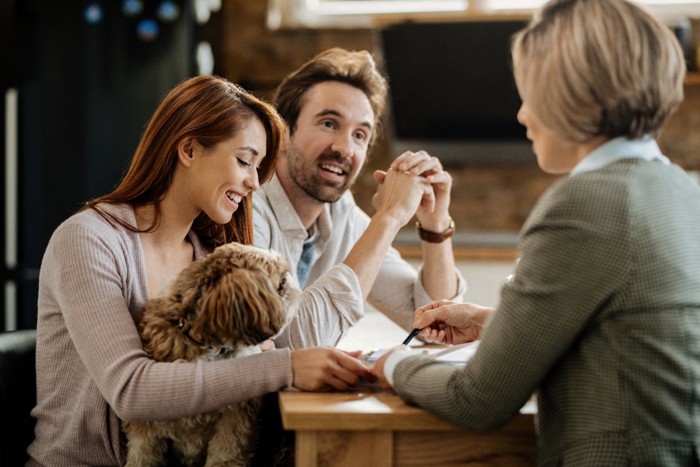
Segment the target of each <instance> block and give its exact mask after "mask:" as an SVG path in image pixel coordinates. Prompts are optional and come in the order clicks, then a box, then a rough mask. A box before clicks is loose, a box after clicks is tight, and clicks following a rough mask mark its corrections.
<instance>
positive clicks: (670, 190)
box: [375, 0, 700, 466]
mask: <svg viewBox="0 0 700 467" xmlns="http://www.w3.org/2000/svg"><path fill="white" fill-rule="evenodd" d="M513 65H514V72H515V78H516V82H517V85H518V89H519V92H520V95H521V97H522V101H523V104H522V108H521V109H520V111H519V112H518V120H519V121H520V122H521V123H522V124H523V125H525V126H526V127H527V135H528V138H529V139H530V140H532V142H533V147H534V151H535V153H536V155H537V160H538V164H539V166H540V167H541V168H542V170H544V171H545V172H548V173H554V174H568V175H567V176H564V177H563V178H562V179H561V180H560V181H558V182H557V183H556V184H555V185H553V186H552V187H551V188H550V189H549V190H548V192H547V193H545V194H544V195H543V197H542V198H541V199H540V201H539V202H538V204H537V206H536V207H535V208H534V210H533V212H532V213H531V215H530V217H529V218H528V220H527V222H526V223H525V225H524V226H523V229H522V231H521V236H520V244H519V247H520V250H521V259H520V261H519V263H518V265H517V267H516V270H515V273H514V276H513V278H512V279H511V280H510V281H509V282H507V283H506V284H505V285H504V286H503V289H502V291H501V297H500V302H499V305H498V306H497V308H496V309H495V310H492V309H489V308H484V307H479V306H476V305H469V304H455V303H452V302H447V301H443V302H437V303H434V304H431V305H428V306H426V307H423V308H421V309H419V310H417V311H416V314H415V321H414V326H415V327H417V328H423V331H422V335H423V337H424V338H426V339H427V340H434V341H438V342H446V343H452V344H455V343H459V342H464V341H468V340H473V339H475V338H479V339H480V340H481V343H480V345H479V349H478V351H477V352H476V354H475V356H474V357H473V358H472V359H471V360H470V361H469V362H468V363H467V364H466V366H465V367H464V368H458V367H454V366H450V365H448V364H441V363H437V362H435V361H434V360H432V359H430V358H428V357H426V356H421V355H414V354H413V353H411V352H410V351H408V350H406V349H401V350H396V351H393V352H392V353H390V354H389V355H388V357H384V358H383V359H382V360H380V361H379V362H378V363H377V365H376V367H375V372H376V373H377V375H378V376H379V378H380V379H381V380H382V381H383V382H384V384H386V385H392V386H393V387H394V389H395V390H396V392H397V393H398V394H399V395H401V397H403V398H405V399H406V400H408V401H411V402H413V403H415V404H418V405H420V406H422V407H425V408H427V409H428V410H430V411H431V412H434V413H436V414H438V415H439V416H441V417H444V418H446V419H449V420H451V421H454V422H456V423H459V424H461V425H463V426H465V427H468V428H470V429H474V430H478V431H489V430H494V429H496V428H498V427H500V426H502V425H503V424H505V423H506V422H508V421H509V420H510V419H512V418H513V417H514V416H515V415H516V414H517V412H518V410H519V409H520V408H521V407H522V405H523V404H524V403H525V402H526V401H527V400H528V398H529V397H530V396H531V395H532V394H533V392H536V394H537V402H538V415H537V417H538V423H537V429H538V435H539V439H538V464H539V465H553V466H554V465H556V466H561V465H564V466H566V465H575V466H583V465H585V466H593V465H595V466H600V465H615V466H620V465H663V466H674V465H698V447H699V446H698V444H699V443H700V399H699V398H698V397H697V396H698V388H699V387H700V386H699V385H698V381H700V358H699V357H700V235H699V234H698V233H699V232H700V189H699V188H698V186H697V185H696V184H695V183H694V182H693V181H692V180H691V179H690V178H689V177H688V176H687V175H686V174H685V172H684V171H683V170H681V169H680V168H679V167H677V166H674V165H672V164H671V163H670V162H669V160H668V159H667V158H666V157H664V156H663V155H662V153H661V151H660V150H659V147H658V145H657V143H656V141H655V139H654V137H655V135H656V133H657V132H658V130H659V128H660V127H661V125H662V124H663V123H664V121H665V120H666V118H667V117H668V115H669V114H670V113H671V112H672V111H673V109H674V108H675V107H676V106H677V105H678V104H679V103H680V102H681V100H682V97H683V77H684V72H685V68H684V66H685V65H684V61H683V55H682V53H681V50H680V48H679V46H678V43H677V41H676V39H675V38H674V36H673V35H672V33H671V32H670V30H669V28H668V27H666V26H665V25H664V24H663V23H661V22H660V21H658V20H656V19H654V18H653V17H652V16H650V15H649V14H648V13H647V12H645V11H644V10H643V9H641V8H640V7H638V6H635V5H634V4H632V3H630V2H627V1H624V0H554V1H551V2H549V3H547V4H546V5H545V6H544V7H543V9H542V10H541V11H540V12H539V14H538V15H536V17H535V18H534V20H533V21H532V23H531V24H530V25H529V26H528V27H527V28H525V29H524V30H523V31H521V32H519V33H518V34H517V35H516V36H515V40H514V43H513Z"/></svg>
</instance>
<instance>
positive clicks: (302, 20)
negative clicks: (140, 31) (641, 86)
mask: <svg viewBox="0 0 700 467" xmlns="http://www.w3.org/2000/svg"><path fill="white" fill-rule="evenodd" d="M471 1H472V2H475V1H476V0H471ZM486 1H487V2H488V4H489V5H490V6H489V9H488V11H483V10H480V9H474V8H476V7H475V6H474V4H473V5H472V9H470V6H469V3H470V0H433V1H431V0H427V1H426V0H268V10H267V26H268V28H270V29H272V30H275V29H286V28H328V27H340V28H369V27H373V26H375V25H377V24H387V23H391V22H396V21H403V20H406V19H426V20H430V19H435V18H437V19H459V18H469V17H479V16H487V17H489V18H491V19H498V18H499V17H501V16H503V17H507V16H513V15H520V16H521V15H525V16H529V15H531V14H532V12H533V11H534V10H536V9H537V8H538V7H539V6H540V5H542V4H544V3H545V1H546V0H486ZM633 1H636V3H639V4H641V5H643V6H645V7H646V8H648V9H649V10H650V11H652V12H653V13H654V14H657V15H659V16H660V17H661V18H663V19H664V20H666V21H667V22H669V23H673V22H678V21H681V20H687V19H688V18H693V17H700V1H690V0H633ZM391 3H396V4H397V5H398V6H397V7H396V8H395V9H392V10H391V11H386V8H384V9H383V8H382V7H386V6H387V5H388V4H391ZM411 3H413V4H415V7H414V8H410V4H411ZM450 5H452V7H450ZM454 5H461V8H455V7H454ZM440 6H443V7H444V8H438V7H440ZM353 7H354V8H356V9H357V10H358V13H351V12H350V10H352V9H353ZM382 10H384V11H382Z"/></svg>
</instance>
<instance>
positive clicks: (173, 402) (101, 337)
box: [28, 205, 292, 467]
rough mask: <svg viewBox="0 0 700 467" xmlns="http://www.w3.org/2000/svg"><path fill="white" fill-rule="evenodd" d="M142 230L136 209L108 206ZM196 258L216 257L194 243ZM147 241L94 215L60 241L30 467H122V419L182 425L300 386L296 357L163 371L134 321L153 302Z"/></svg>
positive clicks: (46, 266)
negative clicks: (178, 420) (185, 419)
mask: <svg viewBox="0 0 700 467" xmlns="http://www.w3.org/2000/svg"><path fill="white" fill-rule="evenodd" d="M108 209H110V210H111V212H113V213H114V214H115V215H117V216H119V218H121V219H125V220H127V221H128V222H130V223H132V225H134V213H133V209H132V208H131V207H128V206H123V205H121V206H108ZM190 238H191V240H192V242H193V244H194V247H195V257H196V258H201V257H203V256H205V255H206V254H207V253H208V252H207V251H206V249H204V248H203V247H202V245H201V244H200V242H199V241H198V240H197V238H196V236H195V235H194V234H191V235H190ZM146 290H147V289H146V274H145V267H144V262H143V254H142V251H141V244H140V241H139V236H138V235H137V234H135V233H133V232H131V231H129V230H127V229H124V228H122V227H120V226H118V225H117V226H114V225H111V224H110V223H109V222H107V221H106V220H105V219H104V218H103V217H102V216H100V215H99V214H97V213H96V212H95V211H94V210H87V211H83V212H80V213H78V214H76V215H74V216H72V217H71V218H69V219H68V220H67V221H66V222H64V223H63V224H62V225H61V226H60V227H59V228H58V229H57V230H56V232H55V233H54V234H53V236H52V238H51V241H50V242H49V245H48V247H47V250H46V253H45V255H44V259H43V261H42V266H41V273H40V278H39V316H38V325H37V328H38V342H37V359H36V364H37V399H38V401H37V406H36V407H35V409H34V410H33V412H32V414H33V416H34V417H36V419H37V423H36V429H35V436H36V438H35V440H34V442H33V443H32V444H31V446H30V447H29V449H28V451H29V454H30V456H31V458H32V460H31V461H30V462H29V465H45V466H52V467H54V466H70V467H77V466H88V465H89V466H98V465H101V466H107V465H110V466H118V465H122V464H123V463H124V461H125V449H124V442H123V439H122V438H123V437H122V436H121V433H120V423H119V420H118V418H121V419H124V420H151V419H163V418H168V417H182V416H187V415H193V414H197V413H201V412H204V411H209V410H213V409H216V408H219V407H222V406H224V405H227V404H230V403H233V402H236V401H238V400H241V399H247V398H251V397H254V396H259V395H263V394H265V393H268V392H273V391H277V390H279V389H281V388H284V387H286V386H289V385H291V383H292V366H291V357H290V351H289V349H279V350H275V351H270V352H264V353H262V354H259V355H254V356H250V357H243V358H237V359H232V360H223V361H218V362H193V363H157V362H154V361H152V360H149V359H148V358H147V357H146V355H145V354H144V352H143V350H142V347H141V341H140V339H139V336H138V333H137V331H136V327H135V325H134V316H135V315H137V314H138V313H139V312H140V311H141V310H142V309H143V307H144V305H145V303H146V301H147V299H148V296H147V292H146Z"/></svg>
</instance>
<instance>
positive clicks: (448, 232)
mask: <svg viewBox="0 0 700 467" xmlns="http://www.w3.org/2000/svg"><path fill="white" fill-rule="evenodd" d="M416 230H417V231H418V236H419V237H420V239H421V240H423V241H424V242H428V243H442V242H444V241H445V240H447V239H448V238H450V237H451V236H453V235H454V234H455V221H454V220H452V218H450V225H449V226H448V227H447V229H445V230H443V231H442V232H431V231H430V230H425V229H424V228H423V227H421V225H420V222H418V221H416Z"/></svg>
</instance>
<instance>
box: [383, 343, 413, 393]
mask: <svg viewBox="0 0 700 467" xmlns="http://www.w3.org/2000/svg"><path fill="white" fill-rule="evenodd" d="M418 354H419V351H417V350H415V349H412V348H410V347H399V348H398V349H396V350H394V351H393V352H391V353H390V354H389V356H388V357H387V358H386V361H385V362H384V377H385V378H386V380H387V381H388V382H389V384H391V385H392V386H393V385H394V369H396V365H398V364H399V362H400V361H401V360H403V359H405V358H408V357H412V356H413V355H418Z"/></svg>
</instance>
